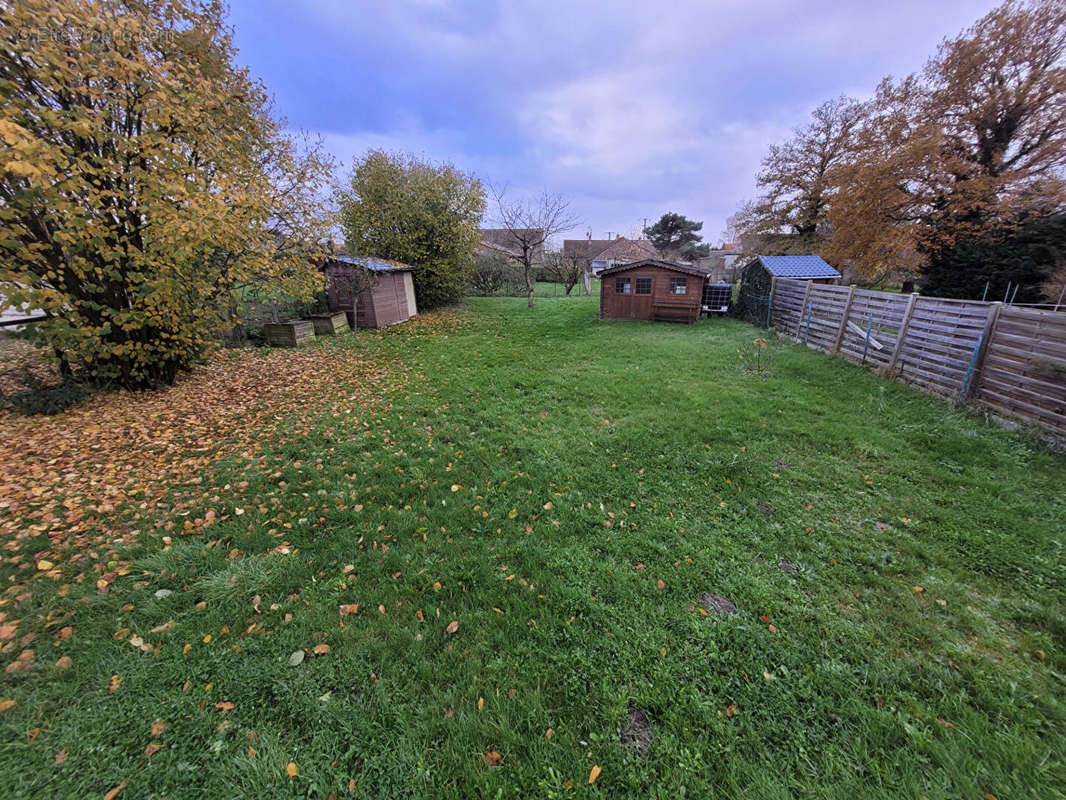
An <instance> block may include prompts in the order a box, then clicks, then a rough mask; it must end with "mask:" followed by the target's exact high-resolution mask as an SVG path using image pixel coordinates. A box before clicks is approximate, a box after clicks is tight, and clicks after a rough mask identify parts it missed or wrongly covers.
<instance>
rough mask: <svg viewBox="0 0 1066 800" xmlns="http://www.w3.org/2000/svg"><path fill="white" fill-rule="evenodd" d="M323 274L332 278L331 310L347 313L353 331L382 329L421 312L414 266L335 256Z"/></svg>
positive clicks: (326, 265) (328, 300)
mask: <svg viewBox="0 0 1066 800" xmlns="http://www.w3.org/2000/svg"><path fill="white" fill-rule="evenodd" d="M322 271H323V272H325V273H326V275H328V276H329V279H330V280H329V287H328V289H327V290H326V302H327V305H328V307H329V310H330V311H344V312H345V313H346V314H347V315H348V323H349V324H350V325H351V326H352V327H353V328H356V327H358V328H383V327H385V326H386V325H395V324H396V323H398V322H405V321H406V320H408V319H410V318H411V317H413V316H415V315H416V314H417V313H418V307H417V304H416V303H415V284H414V267H410V266H408V265H407V264H401V263H400V262H398V261H389V260H387V259H383V258H368V257H366V256H347V255H333V256H330V257H329V258H328V259H327V260H326V262H325V263H324V264H323V265H322Z"/></svg>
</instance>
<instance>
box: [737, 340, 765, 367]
mask: <svg viewBox="0 0 1066 800" xmlns="http://www.w3.org/2000/svg"><path fill="white" fill-rule="evenodd" d="M737 354H738V355H739V356H740V367H741V369H742V370H743V371H744V372H751V373H760V374H761V373H767V374H768V373H769V372H770V368H771V367H772V366H773V361H774V351H773V348H772V347H770V346H769V345H768V344H767V343H766V340H765V339H762V338H759V339H753V340H752V341H751V344H747V345H745V346H744V347H741V348H740V349H739V350H737Z"/></svg>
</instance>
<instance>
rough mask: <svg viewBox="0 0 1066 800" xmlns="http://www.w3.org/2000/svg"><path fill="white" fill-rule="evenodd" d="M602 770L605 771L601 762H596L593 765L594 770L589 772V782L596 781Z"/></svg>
mask: <svg viewBox="0 0 1066 800" xmlns="http://www.w3.org/2000/svg"><path fill="white" fill-rule="evenodd" d="M601 772H603V770H601V769H600V767H599V764H594V765H593V766H592V771H591V772H589V783H595V782H596V779H597V778H598V777H600V773H601Z"/></svg>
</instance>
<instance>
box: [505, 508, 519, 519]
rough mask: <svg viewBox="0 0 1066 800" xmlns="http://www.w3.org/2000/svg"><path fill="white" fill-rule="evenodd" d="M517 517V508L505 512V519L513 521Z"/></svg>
mask: <svg viewBox="0 0 1066 800" xmlns="http://www.w3.org/2000/svg"><path fill="white" fill-rule="evenodd" d="M517 516H518V509H517V508H512V509H511V510H510V511H508V512H507V519H514V518H515V517H517Z"/></svg>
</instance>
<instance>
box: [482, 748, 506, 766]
mask: <svg viewBox="0 0 1066 800" xmlns="http://www.w3.org/2000/svg"><path fill="white" fill-rule="evenodd" d="M485 763H486V764H488V765H489V766H490V767H498V766H500V764H501V763H503V756H501V755H500V754H499V753H497V752H496V751H495V750H489V751H488V752H487V753H485Z"/></svg>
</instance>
